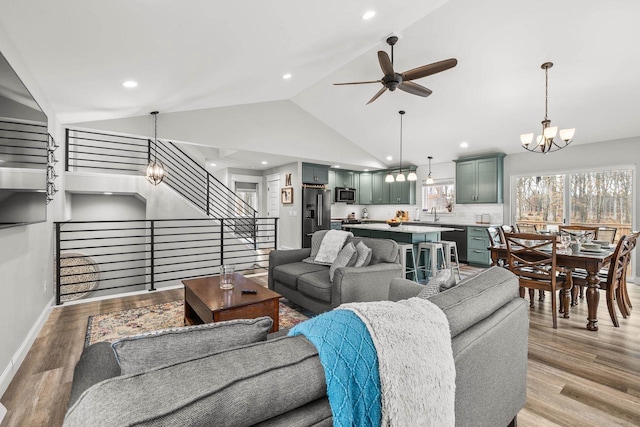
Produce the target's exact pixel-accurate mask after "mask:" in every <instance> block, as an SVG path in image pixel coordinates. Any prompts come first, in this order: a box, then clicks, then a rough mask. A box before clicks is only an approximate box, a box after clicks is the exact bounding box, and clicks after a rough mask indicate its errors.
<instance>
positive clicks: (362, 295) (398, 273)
mask: <svg viewBox="0 0 640 427" xmlns="http://www.w3.org/2000/svg"><path fill="white" fill-rule="evenodd" d="M397 277H402V265H400V264H396V263H386V262H382V263H379V264H374V265H368V266H366V267H340V268H338V269H336V272H335V275H334V277H333V286H332V288H331V305H333V306H334V307H337V306H338V305H340V304H343V303H346V302H365V301H384V300H387V299H388V298H389V284H390V283H391V280H393V279H395V278H397Z"/></svg>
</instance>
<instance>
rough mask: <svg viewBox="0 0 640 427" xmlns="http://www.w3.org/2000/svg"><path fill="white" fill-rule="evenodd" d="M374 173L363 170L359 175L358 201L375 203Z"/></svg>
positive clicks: (363, 203) (367, 203)
mask: <svg viewBox="0 0 640 427" xmlns="http://www.w3.org/2000/svg"><path fill="white" fill-rule="evenodd" d="M372 191H373V174H371V173H368V172H363V173H361V174H360V175H359V176H358V191H357V192H356V194H357V196H358V203H359V204H361V205H370V204H372V203H373V193H372Z"/></svg>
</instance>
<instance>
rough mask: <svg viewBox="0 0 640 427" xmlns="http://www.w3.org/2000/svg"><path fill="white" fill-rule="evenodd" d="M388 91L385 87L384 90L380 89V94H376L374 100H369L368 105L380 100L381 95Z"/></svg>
mask: <svg viewBox="0 0 640 427" xmlns="http://www.w3.org/2000/svg"><path fill="white" fill-rule="evenodd" d="M386 90H387V87H386V86H383V87H382V89H380V90H379V91H378V93H376V94H375V95H374V96H373V98H371V99H370V100H369V102H367V105H369V104H371V103H372V102H373V101H375V100H376V99H378V98H379V97H380V95H382V94H383V93H384V92H385V91H386Z"/></svg>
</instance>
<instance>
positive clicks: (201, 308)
mask: <svg viewBox="0 0 640 427" xmlns="http://www.w3.org/2000/svg"><path fill="white" fill-rule="evenodd" d="M219 279H220V276H210V277H201V278H198V279H189V280H183V281H182V284H184V320H185V322H186V323H187V324H188V325H194V324H200V323H212V322H221V321H223V320H234V319H255V318H256V317H261V316H269V317H271V318H272V319H273V326H272V327H271V332H277V331H278V323H279V321H280V319H279V315H278V314H279V310H278V309H279V304H278V302H279V299H280V298H281V297H282V295H280V294H278V293H276V292H273V291H272V290H271V289H267V288H265V287H264V286H260V285H259V284H257V283H255V282H253V281H252V280H250V279H248V278H246V277H244V276H243V275H242V274H239V273H235V286H234V288H233V289H229V290H223V289H220V280H219ZM243 289H253V290H255V291H257V293H256V294H243V293H242V292H241V291H242V290H243Z"/></svg>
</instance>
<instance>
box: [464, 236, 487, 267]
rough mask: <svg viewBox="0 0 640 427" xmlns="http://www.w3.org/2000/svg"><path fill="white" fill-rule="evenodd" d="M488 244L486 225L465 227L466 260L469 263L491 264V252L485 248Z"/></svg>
mask: <svg viewBox="0 0 640 427" xmlns="http://www.w3.org/2000/svg"><path fill="white" fill-rule="evenodd" d="M489 245H490V242H489V235H488V234H487V228H486V227H473V226H471V227H468V228H467V262H468V263H469V264H475V265H482V266H489V265H491V252H490V251H489V249H487V248H488V247H489Z"/></svg>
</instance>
